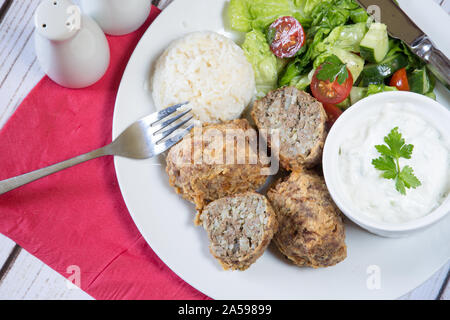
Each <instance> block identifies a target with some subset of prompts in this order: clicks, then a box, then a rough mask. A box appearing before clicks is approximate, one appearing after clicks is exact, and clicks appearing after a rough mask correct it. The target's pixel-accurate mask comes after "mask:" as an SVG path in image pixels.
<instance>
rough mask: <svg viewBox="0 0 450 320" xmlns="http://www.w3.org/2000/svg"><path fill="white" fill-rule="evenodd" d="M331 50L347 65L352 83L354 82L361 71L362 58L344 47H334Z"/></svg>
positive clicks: (362, 66)
mask: <svg viewBox="0 0 450 320" xmlns="http://www.w3.org/2000/svg"><path fill="white" fill-rule="evenodd" d="M331 52H332V53H334V54H335V55H336V56H337V57H338V58H339V59H340V60H341V61H342V62H343V63H345V64H346V65H347V68H348V70H350V72H351V74H352V77H353V83H355V82H356V80H357V79H358V77H359V75H360V74H361V72H362V71H363V68H364V59H363V58H361V57H360V56H358V55H356V54H354V53H351V52H349V51H346V50H344V49H338V48H334V49H333V50H331Z"/></svg>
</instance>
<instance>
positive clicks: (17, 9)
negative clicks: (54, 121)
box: [0, 0, 450, 300]
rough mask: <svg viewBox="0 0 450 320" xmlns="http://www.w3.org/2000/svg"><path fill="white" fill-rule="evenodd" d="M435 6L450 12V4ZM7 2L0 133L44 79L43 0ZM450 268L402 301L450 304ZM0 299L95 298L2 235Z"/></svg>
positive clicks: (1, 39) (3, 0)
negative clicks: (39, 43) (37, 15)
mask: <svg viewBox="0 0 450 320" xmlns="http://www.w3.org/2000/svg"><path fill="white" fill-rule="evenodd" d="M171 1H172V0H153V3H154V4H155V5H157V6H158V7H159V8H161V9H163V8H165V7H166V6H167V4H168V3H170V2H171ZM179 1H182V0H179ZM183 1H187V0H183ZM426 1H428V0H426ZM430 1H431V0H430ZM433 1H435V2H436V3H438V4H439V5H441V6H442V7H443V9H444V10H445V11H447V13H450V0H433ZM8 2H9V0H0V6H1V7H2V8H3V9H4V10H1V11H0V19H1V20H0V128H1V127H2V126H3V125H4V123H5V122H6V121H7V120H8V118H9V117H10V116H11V114H12V113H13V112H14V111H15V109H16V108H17V106H18V105H19V104H20V102H21V101H22V99H23V98H24V97H25V96H26V95H27V93H28V92H29V91H30V90H31V89H32V88H33V87H34V86H35V85H36V83H37V82H38V81H39V80H40V79H41V78H42V76H43V72H42V71H41V70H40V68H39V64H38V63H37V61H36V56H35V54H34V48H33V41H32V40H33V39H32V38H33V19H32V17H33V13H34V10H35V9H36V7H37V5H38V4H39V2H40V1H39V0H13V1H12V3H10V4H9V5H8ZM74 2H78V1H76V0H75V1H74ZM449 269H450V262H449V263H448V264H447V265H446V266H444V267H443V268H442V269H441V270H439V271H438V272H437V273H436V274H435V275H434V276H433V277H432V278H431V279H429V280H428V281H427V282H426V283H424V284H423V285H422V286H420V287H419V288H417V289H415V290H414V291H412V292H410V293H409V294H407V295H405V296H404V297H402V299H445V300H450V285H449V283H448V282H449V281H448V280H449V279H448V277H449ZM0 299H92V297H91V296H89V295H88V294H86V293H85V292H83V291H82V290H80V289H78V288H76V287H75V286H71V285H70V284H69V285H68V283H67V281H66V280H65V278H64V277H63V276H61V275H60V274H58V273H57V272H56V271H54V270H52V269H51V268H49V267H48V266H47V265H45V264H43V263H42V262H41V261H39V260H38V259H37V258H35V257H34V256H32V255H31V254H29V253H28V252H26V251H25V250H24V249H22V248H20V247H19V246H18V245H17V244H15V243H14V242H13V241H11V240H10V239H8V238H6V237H4V236H3V235H1V234H0Z"/></svg>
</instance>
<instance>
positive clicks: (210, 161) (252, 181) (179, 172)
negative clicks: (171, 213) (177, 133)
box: [166, 120, 267, 210]
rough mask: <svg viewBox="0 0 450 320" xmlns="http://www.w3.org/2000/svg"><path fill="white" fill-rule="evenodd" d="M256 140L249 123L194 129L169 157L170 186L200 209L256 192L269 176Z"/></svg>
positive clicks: (171, 151) (242, 122)
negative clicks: (222, 200)
mask: <svg viewBox="0 0 450 320" xmlns="http://www.w3.org/2000/svg"><path fill="white" fill-rule="evenodd" d="M256 137H257V133H256V130H254V129H253V128H251V127H250V124H249V123H248V121H247V120H232V121H228V122H224V123H221V124H209V125H208V124H204V125H203V126H202V127H201V128H194V129H193V131H192V132H191V134H190V135H188V136H186V137H185V138H184V139H183V140H182V141H181V142H180V143H178V144H177V145H175V146H174V147H173V148H172V149H170V151H169V153H168V155H167V158H166V162H167V167H166V172H167V174H168V175H169V183H170V185H171V186H173V187H174V188H175V190H176V191H177V192H178V193H180V194H181V195H182V196H183V197H184V198H185V199H187V200H189V201H191V202H193V203H194V204H195V205H196V207H197V209H198V210H201V209H202V208H203V207H204V206H205V205H206V204H207V203H209V202H211V201H214V200H217V199H219V198H222V197H226V196H229V195H233V194H237V193H243V192H247V191H255V190H257V189H258V188H260V187H261V186H262V185H263V184H264V183H265V181H266V178H267V175H265V174H264V172H263V171H264V170H263V168H265V167H266V166H265V165H262V164H261V161H260V160H259V157H258V151H257V146H255V145H254V143H251V141H253V142H255V140H254V139H256ZM256 142H257V139H256ZM256 142H255V143H256Z"/></svg>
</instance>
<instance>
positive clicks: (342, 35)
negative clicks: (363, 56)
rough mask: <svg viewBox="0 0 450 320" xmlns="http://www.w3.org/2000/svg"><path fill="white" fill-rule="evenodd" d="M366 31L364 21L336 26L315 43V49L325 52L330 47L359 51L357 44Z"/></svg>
mask: <svg viewBox="0 0 450 320" xmlns="http://www.w3.org/2000/svg"><path fill="white" fill-rule="evenodd" d="M366 32H367V28H366V24H365V23H364V22H361V23H356V24H350V25H345V26H339V27H336V28H334V29H333V31H331V33H330V34H329V35H328V37H327V38H326V39H325V40H324V41H322V42H321V43H319V44H318V45H317V50H318V51H320V52H325V51H329V50H330V48H340V49H344V50H347V51H352V52H359V44H360V43H361V41H362V39H363V38H364V35H365V34H366Z"/></svg>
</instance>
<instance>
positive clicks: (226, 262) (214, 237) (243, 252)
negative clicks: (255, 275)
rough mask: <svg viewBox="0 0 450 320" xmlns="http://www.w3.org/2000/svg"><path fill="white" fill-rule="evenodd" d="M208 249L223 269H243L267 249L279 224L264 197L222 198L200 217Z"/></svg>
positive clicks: (244, 195)
mask: <svg viewBox="0 0 450 320" xmlns="http://www.w3.org/2000/svg"><path fill="white" fill-rule="evenodd" d="M198 222H199V223H201V224H202V225H203V227H204V228H205V230H206V231H207V233H208V238H209V241H210V245H209V250H210V251H211V253H212V255H213V256H214V257H215V258H216V259H217V260H218V261H219V262H220V264H221V265H222V267H223V268H224V269H225V270H228V269H232V270H245V269H247V268H248V267H250V265H251V264H253V263H254V262H255V261H256V260H257V259H258V258H259V257H261V255H262V254H263V253H264V250H266V248H267V246H268V245H269V243H270V241H271V240H272V237H273V235H274V233H275V232H276V231H277V227H278V222H277V218H276V215H275V213H274V211H273V209H272V207H271V206H270V204H269V201H267V199H266V197H265V196H263V195H260V194H258V193H253V192H248V193H244V194H239V195H234V196H231V197H225V198H222V199H219V200H216V201H214V202H211V203H210V204H208V205H207V206H206V207H205V209H204V210H203V212H202V213H201V214H199V217H198Z"/></svg>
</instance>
